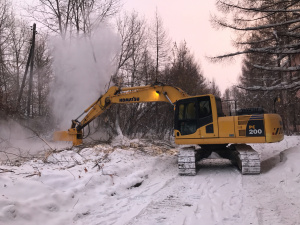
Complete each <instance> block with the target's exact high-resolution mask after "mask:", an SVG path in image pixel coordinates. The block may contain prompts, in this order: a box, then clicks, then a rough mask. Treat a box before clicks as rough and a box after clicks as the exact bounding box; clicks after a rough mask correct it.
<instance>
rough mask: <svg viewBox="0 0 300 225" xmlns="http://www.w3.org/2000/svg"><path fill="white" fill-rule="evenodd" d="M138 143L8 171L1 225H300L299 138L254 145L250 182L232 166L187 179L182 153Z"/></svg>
mask: <svg viewBox="0 0 300 225" xmlns="http://www.w3.org/2000/svg"><path fill="white" fill-rule="evenodd" d="M130 142H131V143H128V142H127V144H126V145H125V146H122V145H118V144H116V145H105V144H103V145H97V146H95V147H93V148H85V149H82V150H81V151H78V153H76V151H70V150H69V151H62V152H59V153H55V154H53V155H51V156H49V157H48V159H47V163H44V162H42V161H41V160H39V159H36V160H31V161H27V162H25V163H23V164H22V165H20V166H8V165H4V164H2V165H0V172H1V173H0V224H1V225H2V224H3V225H4V224H14V225H15V224H20V225H21V224H22V225H26V224H30V225H32V224H45V225H46V224H49V225H50V224H51V225H53V224H64V225H65V224H84V225H86V224H89V225H90V224H101V225H103V224H104V225H105V224H120V225H123V224H132V225H133V224H151V225H152V224H191V225H193V224H206V225H208V224H264V225H265V224H266V225H267V224H270V225H271V224H272V225H276V224H278V225H279V224H285V225H286V224H288V225H289V224H291V225H292V224H300V213H299V212H300V164H299V160H300V145H299V144H300V137H298V136H293V137H286V138H285V140H284V141H282V142H280V143H274V144H256V145H253V148H254V149H255V150H257V151H259V152H260V153H261V159H262V174H260V175H247V176H242V175H241V174H240V172H239V171H238V170H237V169H236V168H235V167H233V166H232V165H231V164H230V163H229V161H228V160H225V159H207V160H204V161H202V162H200V165H199V168H200V169H199V171H198V172H197V175H196V176H192V177H185V176H179V175H178V171H177V155H176V153H177V152H176V150H174V149H170V148H169V147H166V146H164V145H153V144H150V143H145V142H143V141H138V140H134V141H130ZM96 162H97V163H96Z"/></svg>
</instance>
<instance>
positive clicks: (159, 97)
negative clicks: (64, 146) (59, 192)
mask: <svg viewBox="0 0 300 225" xmlns="http://www.w3.org/2000/svg"><path fill="white" fill-rule="evenodd" d="M187 97H189V95H188V94H187V93H185V92H184V91H183V90H181V89H180V88H176V87H172V86H168V85H148V86H140V87H125V88H119V87H116V86H113V87H111V88H109V89H108V91H107V92H106V93H105V94H104V95H102V96H101V97H100V98H99V99H98V100H96V101H95V102H94V103H93V104H92V105H90V106H89V107H88V108H87V109H86V110H84V112H83V113H82V114H81V115H80V116H79V117H78V118H77V119H75V120H72V125H71V128H70V129H69V130H68V131H57V132H55V133H54V140H55V141H72V142H73V145H74V146H76V145H80V144H82V138H83V132H82V129H83V128H84V127H85V126H87V125H88V124H89V123H90V122H91V121H93V120H94V119H95V118H97V117H98V116H100V115H101V114H102V113H103V112H104V111H105V110H107V109H109V108H110V107H111V105H112V104H128V103H143V102H170V103H171V104H174V103H175V102H176V101H177V100H179V99H182V98H187ZM83 114H86V115H85V117H84V118H83V119H82V120H81V121H78V119H79V118H80V117H81V116H82V115H83Z"/></svg>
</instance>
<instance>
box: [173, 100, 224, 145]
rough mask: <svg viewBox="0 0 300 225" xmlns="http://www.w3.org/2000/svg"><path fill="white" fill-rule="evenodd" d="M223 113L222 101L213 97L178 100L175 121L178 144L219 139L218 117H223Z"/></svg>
mask: <svg viewBox="0 0 300 225" xmlns="http://www.w3.org/2000/svg"><path fill="white" fill-rule="evenodd" d="M217 105H219V107H217ZM219 111H220V112H219ZM221 111H222V106H221V101H220V99H219V98H216V97H215V96H213V95H202V96H196V97H191V98H184V99H180V100H178V101H177V102H176V107H175V121H174V130H175V141H176V143H180V144H185V143H190V141H191V140H196V139H198V140H199V139H205V138H217V137H218V117H219V116H222V115H223V113H222V112H221ZM199 144H200V143H199Z"/></svg>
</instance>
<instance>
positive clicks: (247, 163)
mask: <svg viewBox="0 0 300 225" xmlns="http://www.w3.org/2000/svg"><path fill="white" fill-rule="evenodd" d="M230 148H231V149H232V150H233V156H234V157H233V159H231V160H232V161H233V162H235V164H237V166H238V168H239V169H240V171H241V173H242V174H260V156H259V154H258V152H256V151H255V150H254V149H253V148H252V147H251V146H249V145H246V144H237V145H231V146H230Z"/></svg>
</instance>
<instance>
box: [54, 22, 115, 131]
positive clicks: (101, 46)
mask: <svg viewBox="0 0 300 225" xmlns="http://www.w3.org/2000/svg"><path fill="white" fill-rule="evenodd" d="M52 44H53V49H54V63H53V68H54V73H55V80H54V82H53V84H52V88H51V94H50V96H51V101H52V103H53V104H52V106H53V108H52V110H53V114H54V116H55V118H56V122H57V123H58V124H57V125H58V126H59V129H63V130H66V129H68V128H69V127H70V125H71V120H72V119H76V118H77V117H78V116H79V115H80V114H81V113H82V112H83V111H84V110H85V109H86V108H87V107H89V106H90V105H91V104H92V103H93V102H94V101H95V100H97V99H98V98H99V97H100V95H101V94H104V92H105V91H106V90H105V88H106V85H107V84H108V83H109V80H110V77H111V75H112V74H113V72H114V71H115V66H114V58H115V56H116V53H117V51H118V46H119V38H118V36H117V34H115V33H114V32H113V31H112V30H110V29H109V28H104V27H102V28H101V29H100V30H99V31H98V32H95V34H94V35H93V36H92V37H91V38H83V37H82V38H78V39H76V40H75V39H73V40H72V41H70V40H66V41H62V40H57V39H56V40H53V42H52Z"/></svg>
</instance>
